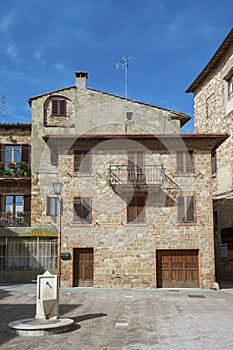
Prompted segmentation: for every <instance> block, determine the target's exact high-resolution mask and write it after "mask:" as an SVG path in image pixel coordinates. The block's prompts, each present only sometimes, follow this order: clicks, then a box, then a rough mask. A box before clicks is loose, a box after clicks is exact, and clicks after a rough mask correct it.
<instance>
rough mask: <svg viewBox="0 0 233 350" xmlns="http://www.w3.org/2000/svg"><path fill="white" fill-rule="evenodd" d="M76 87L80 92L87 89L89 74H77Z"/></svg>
mask: <svg viewBox="0 0 233 350" xmlns="http://www.w3.org/2000/svg"><path fill="white" fill-rule="evenodd" d="M75 77H76V79H75V85H76V87H77V88H78V89H79V90H85V89H86V88H87V78H88V72H75Z"/></svg>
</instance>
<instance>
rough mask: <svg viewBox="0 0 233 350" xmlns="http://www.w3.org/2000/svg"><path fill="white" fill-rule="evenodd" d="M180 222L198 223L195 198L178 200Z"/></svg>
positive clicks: (187, 197)
mask: <svg viewBox="0 0 233 350" xmlns="http://www.w3.org/2000/svg"><path fill="white" fill-rule="evenodd" d="M177 209H178V222H180V223H189V222H195V221H196V215H195V197H193V196H184V197H183V196H180V197H178V199H177Z"/></svg>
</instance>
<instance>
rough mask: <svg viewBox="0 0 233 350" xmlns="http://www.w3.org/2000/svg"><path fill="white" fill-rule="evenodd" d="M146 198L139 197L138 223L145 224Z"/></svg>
mask: <svg viewBox="0 0 233 350" xmlns="http://www.w3.org/2000/svg"><path fill="white" fill-rule="evenodd" d="M145 219H146V215H145V198H144V197H143V196H138V197H137V222H138V223H143V222H145Z"/></svg>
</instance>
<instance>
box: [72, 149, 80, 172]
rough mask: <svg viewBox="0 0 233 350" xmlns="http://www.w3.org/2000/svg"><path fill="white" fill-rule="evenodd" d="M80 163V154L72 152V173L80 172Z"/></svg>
mask: <svg viewBox="0 0 233 350" xmlns="http://www.w3.org/2000/svg"><path fill="white" fill-rule="evenodd" d="M81 162H82V157H81V152H80V151H74V172H75V173H78V172H79V171H80V165H81Z"/></svg>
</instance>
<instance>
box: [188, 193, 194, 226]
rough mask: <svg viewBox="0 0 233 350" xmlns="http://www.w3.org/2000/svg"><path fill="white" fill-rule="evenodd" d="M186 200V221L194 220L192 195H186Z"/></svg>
mask: <svg viewBox="0 0 233 350" xmlns="http://www.w3.org/2000/svg"><path fill="white" fill-rule="evenodd" d="M186 200H187V205H186V206H187V221H188V222H190V221H191V222H193V221H195V198H194V197H193V196H188V197H187V198H186Z"/></svg>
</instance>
